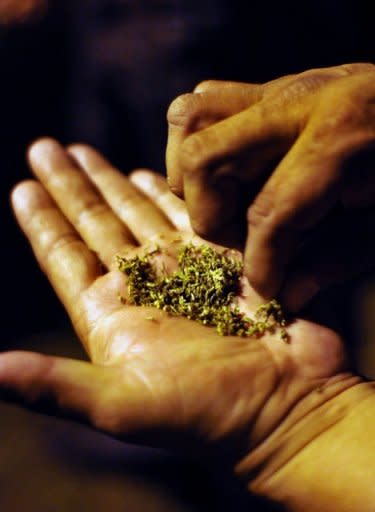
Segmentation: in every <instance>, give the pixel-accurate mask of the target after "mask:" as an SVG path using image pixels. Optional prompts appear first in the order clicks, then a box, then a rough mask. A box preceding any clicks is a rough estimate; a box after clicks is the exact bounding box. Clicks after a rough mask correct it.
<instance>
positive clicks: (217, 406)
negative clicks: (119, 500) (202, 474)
mask: <svg viewBox="0 0 375 512" xmlns="http://www.w3.org/2000/svg"><path fill="white" fill-rule="evenodd" d="M29 160H30V164H31V167H32V170H33V172H34V174H35V176H36V178H37V180H36V181H32V180H30V181H26V182H23V183H21V184H19V185H18V186H17V187H16V188H15V190H14V191H13V194H12V201H13V206H14V210H15V214H16V216H17V219H18V222H19V224H20V226H21V228H22V230H23V231H24V233H25V235H26V237H27V238H28V239H29V241H30V243H31V245H32V248H33V250H34V253H35V256H36V258H37V260H38V262H39V264H40V266H41V268H42V269H43V270H44V272H45V273H46V275H47V277H48V279H49V281H50V282H51V284H52V286H53V287H54V289H55V291H56V293H57V294H58V296H59V298H60V299H61V301H62V302H63V304H64V306H65V308H66V310H67V312H68V314H69V316H70V318H71V320H72V323H73V326H74V328H75V330H76V332H77V333H78V336H79V338H80V340H81V341H82V344H83V345H84V347H85V349H86V351H87V353H88V355H89V358H90V360H91V362H85V361H76V360H72V359H65V358H59V357H52V356H46V355H41V354H36V353H28V352H18V351H14V352H8V353H4V354H2V355H1V356H0V393H1V395H2V396H8V397H9V396H11V397H12V399H16V400H19V401H21V402H23V403H25V404H26V405H27V406H29V407H32V408H38V407H39V406H40V404H45V403H47V407H49V410H50V411H54V412H55V413H56V414H59V415H62V416H66V417H72V418H79V419H80V420H83V421H86V422H87V423H89V424H91V425H92V426H93V427H95V428H97V429H100V430H103V431H105V432H107V433H109V434H111V435H114V436H116V437H118V438H121V439H125V440H136V441H137V442H142V443H146V444H149V445H157V446H163V447H173V448H175V449H179V450H185V451H188V452H189V453H192V450H194V449H197V450H198V449H199V450H200V455H201V456H202V457H203V456H206V457H208V458H209V457H210V456H215V460H217V459H216V457H220V456H221V457H222V459H221V460H222V462H223V464H228V463H229V464H230V465H231V466H232V468H236V471H237V472H238V473H239V474H240V475H242V476H243V478H244V479H246V480H249V481H250V485H251V486H254V489H255V490H256V492H259V493H261V494H270V496H271V497H272V492H269V489H272V486H271V487H269V485H270V482H272V481H273V479H275V475H276V476H277V475H278V474H279V473H280V472H282V470H283V468H284V466H287V467H288V468H289V467H290V465H288V464H287V463H288V461H289V462H290V459H291V457H292V458H293V457H294V456H297V455H298V454H299V453H300V452H301V451H302V450H303V449H304V448H305V447H306V445H308V444H309V442H310V441H311V442H313V441H314V439H315V438H316V436H317V435H318V433H319V432H320V433H321V432H323V431H324V430H325V429H328V427H329V425H331V424H332V423H334V422H335V421H336V419H337V418H336V416H335V414H336V412H331V410H330V409H329V408H328V405H327V404H329V403H330V402H332V400H333V399H335V398H336V397H337V396H340V395H344V394H345V392H346V390H348V389H349V390H350V389H352V388H353V387H355V384H357V383H358V382H359V380H360V379H359V378H358V377H356V376H354V375H353V374H352V373H350V372H348V371H347V370H348V365H347V362H346V358H345V351H344V348H343V345H342V342H341V340H340V338H339V337H338V336H337V335H336V334H335V333H334V332H332V331H330V330H329V329H327V328H325V327H322V326H319V325H316V324H314V323H311V322H307V321H304V320H296V321H294V322H293V323H292V324H291V325H290V326H289V328H288V330H289V335H290V340H289V343H286V342H285V341H282V340H281V339H280V337H279V335H278V334H277V333H276V334H266V335H264V337H262V338H260V339H253V338H240V337H232V336H228V337H222V336H219V335H218V334H217V333H216V331H215V330H214V329H212V328H209V327H205V326H202V325H200V324H198V323H196V322H194V321H190V320H187V319H185V318H178V317H173V316H169V315H168V314H166V313H164V312H162V311H159V310H156V309H151V308H144V307H136V306H131V305H124V304H122V303H121V302H120V301H119V300H118V295H119V294H121V295H125V294H126V287H127V283H126V277H125V275H124V274H123V273H121V272H119V271H118V270H117V269H116V266H115V265H114V255H115V254H118V253H125V252H126V253H127V254H136V253H139V252H140V251H141V252H142V250H143V249H144V247H146V246H148V245H149V244H150V243H152V242H153V241H155V240H157V243H158V244H159V246H161V247H163V249H164V250H165V251H166V252H168V251H169V253H170V256H169V258H173V254H174V253H175V248H176V244H177V245H178V244H180V243H181V240H183V241H187V240H190V239H191V238H192V237H193V234H192V232H191V231H190V227H189V221H188V217H187V213H186V210H185V207H184V205H183V203H182V202H181V201H180V199H178V198H176V197H175V196H174V195H173V194H172V193H171V192H170V191H169V189H168V186H167V184H166V181H165V180H164V178H162V177H161V176H160V175H157V174H155V173H153V172H151V171H147V170H138V171H135V172H133V173H132V174H131V175H130V177H129V178H128V177H125V176H124V175H123V174H121V173H120V172H119V171H117V170H116V169H114V168H113V167H112V166H111V165H110V164H109V163H108V162H107V161H106V160H105V159H104V158H103V157H102V156H100V155H99V154H98V153H97V152H96V151H95V150H93V149H91V148H90V147H87V146H83V145H76V146H73V147H70V148H69V149H68V150H66V149H64V148H63V147H62V146H60V145H59V144H58V143H57V142H56V141H54V140H51V139H43V140H41V141H38V142H37V143H35V144H34V145H33V146H32V147H31V149H30V152H29ZM171 248H172V249H171ZM170 249H171V250H170ZM249 300H250V299H249ZM248 306H249V307H250V308H251V304H248ZM150 315H151V316H152V319H151V320H150ZM339 413H340V414H342V408H341V409H340V410H339ZM301 421H303V422H304V428H303V429H302V430H301V429H299V428H295V435H294V437H293V443H292V445H291V446H292V451H293V453H292V454H291V453H290V452H288V453H285V451H283V450H279V449H278V447H280V446H281V444H282V443H283V442H284V441H285V440H286V439H287V438H288V436H290V432H292V431H293V428H294V427H295V426H296V425H300V423H301ZM280 443H281V444H280ZM249 457H250V458H249ZM275 465H276V466H275ZM275 467H276V468H277V470H275ZM287 473H288V471H287ZM249 475H251V476H249ZM292 476H293V475H291V474H289V473H288V479H289V480H288V481H290V482H292V481H293V478H292ZM256 482H258V483H256Z"/></svg>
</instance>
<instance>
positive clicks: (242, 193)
mask: <svg viewBox="0 0 375 512" xmlns="http://www.w3.org/2000/svg"><path fill="white" fill-rule="evenodd" d="M307 110H308V106H307V105H304V108H301V109H297V110H296V111H295V110H294V109H293V108H292V107H291V106H286V107H285V109H284V110H283V111H282V113H281V112H280V109H278V108H276V107H275V105H274V104H272V102H269V103H263V102H259V103H256V104H255V105H253V106H251V107H250V108H249V109H247V110H245V111H242V112H240V113H239V114H236V115H234V116H232V117H230V118H228V119H226V120H224V121H221V122H218V123H216V124H215V125H213V126H211V127H209V128H207V129H205V130H202V131H200V132H197V133H195V134H193V135H191V136H190V137H188V138H187V139H186V140H185V141H184V143H183V144H182V146H181V148H180V155H179V156H180V164H181V167H182V168H183V186H184V197H185V201H186V205H187V208H188V211H189V215H190V220H191V224H192V227H193V229H194V231H196V232H197V233H198V234H199V235H201V236H202V237H203V238H208V239H211V237H213V236H215V234H216V233H220V232H221V231H222V226H223V224H224V223H225V222H228V223H229V222H232V223H233V222H234V220H235V219H236V218H237V219H241V216H243V213H244V203H245V202H246V201H248V203H247V204H249V202H250V200H251V199H252V197H253V196H254V195H255V191H256V190H257V187H258V183H259V181H260V180H263V181H264V179H265V176H267V175H268V174H270V172H271V171H272V170H273V167H274V165H276V162H277V161H278V160H279V159H280V158H281V156H282V155H283V154H284V153H285V152H287V151H288V149H289V148H290V147H291V146H292V144H293V142H294V140H295V139H296V137H297V136H298V133H299V130H300V124H299V123H300V121H301V119H300V117H301V118H304V117H305V116H307ZM203 200H204V202H205V204H206V205H207V207H205V208H203V204H204V203H203ZM216 241H217V242H220V240H216Z"/></svg>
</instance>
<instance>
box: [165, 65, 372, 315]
mask: <svg viewBox="0 0 375 512" xmlns="http://www.w3.org/2000/svg"><path fill="white" fill-rule="evenodd" d="M374 84H375V66H374V65H373V64H361V63H357V64H347V65H342V66H336V67H332V68H323V69H312V70H309V71H306V72H304V73H300V74H297V75H290V76H285V77H282V78H279V79H277V80H273V81H271V82H268V83H265V84H241V83H233V82H222V83H220V82H215V81H208V82H203V83H202V84H200V85H199V86H198V87H197V88H196V89H195V92H194V93H193V94H187V95H184V96H181V97H179V98H177V99H176V100H175V101H174V102H173V103H172V105H171V107H170V109H169V141H168V150H167V167H168V180H169V183H170V185H171V189H172V190H173V191H174V192H175V193H176V194H177V195H179V196H180V197H184V199H185V201H186V204H187V208H188V211H189V214H190V217H191V222H192V226H193V228H194V230H195V232H197V233H198V234H199V235H201V236H203V237H205V238H208V239H210V240H213V241H216V242H217V243H229V244H236V245H237V246H238V247H241V248H243V247H245V251H244V264H245V274H246V276H247V277H248V279H249V281H250V283H251V285H252V286H253V287H254V288H255V289H256V290H257V291H258V292H259V293H260V294H261V295H262V296H263V297H265V298H268V297H275V296H279V295H280V294H281V297H282V299H281V300H282V303H283V304H284V305H286V306H287V307H288V308H289V310H291V311H298V310H300V309H301V308H302V307H303V306H304V305H305V304H306V303H307V302H308V301H309V300H310V299H311V298H312V297H313V296H314V295H315V294H316V293H317V292H318V291H319V290H321V289H323V288H326V287H328V286H330V285H332V284H336V283H338V282H340V281H344V280H346V279H348V278H351V277H353V276H356V275H358V274H360V273H361V272H364V271H367V270H369V269H370V268H372V267H373V266H374V261H375V244H374V243H373V231H374V227H375V210H374V204H375V186H374V183H375V181H374V177H373V172H374V164H375V156H374V142H375V114H374V107H373V104H374V100H375V86H374ZM233 237H234V239H233Z"/></svg>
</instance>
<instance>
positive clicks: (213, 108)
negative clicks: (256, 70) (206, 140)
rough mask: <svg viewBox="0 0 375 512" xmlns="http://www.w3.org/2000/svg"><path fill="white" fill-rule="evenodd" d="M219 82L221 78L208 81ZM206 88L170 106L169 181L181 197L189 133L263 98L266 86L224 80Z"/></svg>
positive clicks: (175, 101)
mask: <svg viewBox="0 0 375 512" xmlns="http://www.w3.org/2000/svg"><path fill="white" fill-rule="evenodd" d="M205 83H206V84H207V83H210V84H211V83H215V84H218V83H219V82H211V81H209V82H205ZM201 87H203V88H204V89H206V88H207V90H204V92H202V93H201V92H199V93H197V92H196V93H195V94H185V95H182V96H179V97H178V98H176V99H175V100H174V101H173V102H172V103H171V105H170V107H169V109H168V114H167V119H168V143H167V151H166V164H167V173H168V183H169V186H170V187H171V190H172V191H173V192H174V193H175V194H176V195H178V196H179V197H182V196H183V192H184V191H183V176H182V175H183V169H182V168H181V165H180V161H179V148H180V146H181V144H182V142H183V141H184V140H185V139H186V137H187V136H188V135H190V134H192V133H195V132H196V131H199V130H202V129H204V128H207V127H208V126H211V125H212V124H214V123H217V122H218V121H220V120H222V119H226V118H227V117H229V116H232V115H233V114H237V113H238V112H240V111H242V110H244V109H246V108H248V107H249V106H250V105H252V104H254V103H255V102H257V101H259V99H260V98H261V95H262V87H261V86H260V85H257V84H243V83H235V82H224V84H223V85H222V86H220V87H219V86H213V87H210V86H208V87H207V85H206V86H203V84H202V86H201Z"/></svg>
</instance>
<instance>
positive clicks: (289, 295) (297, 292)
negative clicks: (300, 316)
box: [282, 278, 320, 313]
mask: <svg viewBox="0 0 375 512" xmlns="http://www.w3.org/2000/svg"><path fill="white" fill-rule="evenodd" d="M319 290H320V287H319V285H318V283H317V282H316V281H315V280H314V279H311V278H310V279H303V280H300V281H299V282H297V283H295V284H294V285H293V286H288V287H287V289H286V290H285V292H284V293H283V300H282V303H283V304H284V305H285V307H286V308H287V309H288V310H289V311H290V312H291V313H296V312H297V311H299V310H301V309H302V308H303V307H304V306H305V305H306V304H307V303H308V302H309V301H310V300H311V299H312V298H313V297H314V296H315V295H316V294H317V293H318V291H319Z"/></svg>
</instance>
